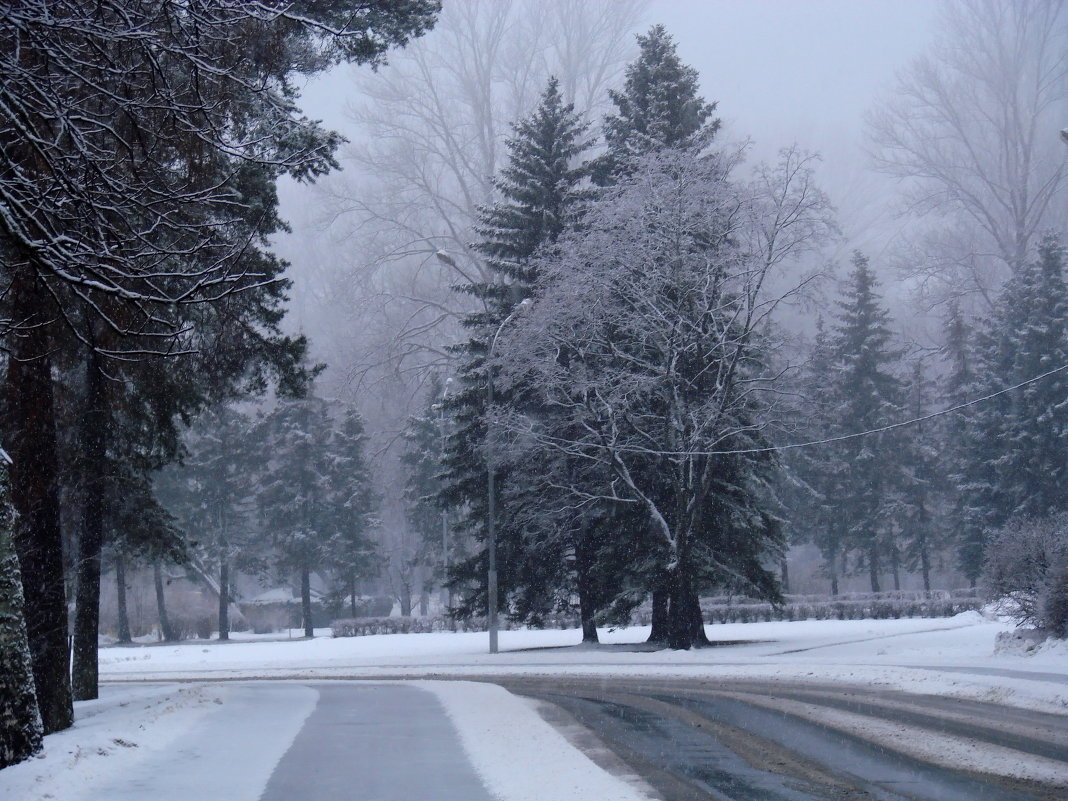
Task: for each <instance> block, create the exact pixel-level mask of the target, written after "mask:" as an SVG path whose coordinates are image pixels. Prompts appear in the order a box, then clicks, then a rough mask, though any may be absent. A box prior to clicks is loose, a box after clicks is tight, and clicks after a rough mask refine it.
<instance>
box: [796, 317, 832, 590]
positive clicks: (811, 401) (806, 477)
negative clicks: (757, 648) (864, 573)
mask: <svg viewBox="0 0 1068 801" xmlns="http://www.w3.org/2000/svg"><path fill="white" fill-rule="evenodd" d="M835 376H836V372H835V353H834V348H833V346H832V344H831V341H830V339H829V337H828V334H827V331H826V330H825V328H824V325H823V319H822V318H820V319H819V320H818V321H817V323H816V337H815V340H814V341H813V345H812V352H811V354H810V355H809V358H808V361H807V363H806V364H805V367H804V370H803V371H802V375H801V380H800V382H799V384H800V385H799V387H798V390H799V395H800V398H801V402H800V404H799V406H798V408H797V411H796V416H797V418H798V422H797V431H798V435H799V436H800V437H801V438H802V439H806V440H809V441H818V440H822V439H828V438H831V437H833V436H835V435H837V434H840V433H841V427H840V421H839V419H838V401H837V395H836V392H835ZM840 457H841V445H839V444H837V443H827V444H825V445H821V446H819V447H817V448H798V449H794V450H791V451H789V452H788V461H787V470H788V476H789V479H788V481H787V486H788V487H789V488H790V489H789V491H788V492H787V493H785V495H786V498H787V501H786V502H787V505H788V507H789V509H790V525H791V529H792V531H793V539H794V540H795V541H797V542H811V543H812V544H814V545H815V546H816V547H817V548H819V551H820V555H821V556H822V557H823V570H824V573H826V575H827V578H828V579H830V582H831V595H838V578H839V575H838V574H839V569H840V568H839V566H840V564H841V559H842V554H843V551H844V548H845V547H846V532H845V525H844V523H845V521H844V519H843V518H842V516H841V515H839V514H838V513H837V511H836V509H835V504H836V502H837V499H838V498H839V497H841V482H842V478H843V476H842V473H843V467H842V462H841V458H840Z"/></svg>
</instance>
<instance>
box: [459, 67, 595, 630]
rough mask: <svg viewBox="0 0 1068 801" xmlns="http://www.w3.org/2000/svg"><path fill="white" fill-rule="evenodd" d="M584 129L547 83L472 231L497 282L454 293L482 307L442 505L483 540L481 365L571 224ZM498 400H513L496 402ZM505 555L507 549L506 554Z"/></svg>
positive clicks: (505, 529) (501, 482)
mask: <svg viewBox="0 0 1068 801" xmlns="http://www.w3.org/2000/svg"><path fill="white" fill-rule="evenodd" d="M587 127H588V126H587V125H586V124H585V123H584V122H582V119H581V117H580V116H579V115H578V114H577V113H576V112H575V109H574V106H573V105H572V104H570V103H566V102H564V98H563V97H562V96H561V94H560V89H559V84H558V82H557V81H556V79H555V78H553V79H550V81H549V84H548V86H547V87H546V89H545V91H544V92H543V94H542V96H541V99H540V101H539V103H538V106H537V108H536V109H535V110H534V112H533V113H532V114H531V115H530V116H529V117H527V118H525V119H523V120H521V121H519V122H518V123H516V124H515V126H514V134H513V136H512V137H511V138H510V139H509V140H508V143H507V146H508V163H507V165H506V166H505V168H504V169H503V170H502V171H501V173H500V175H499V176H497V178H496V180H495V181H494V185H495V187H496V189H497V191H498V192H499V194H500V200H499V201H498V202H497V203H495V204H494V205H493V206H490V207H487V208H484V209H482V210H481V214H480V223H479V226H478V228H477V231H478V233H479V235H480V237H481V239H480V241H479V242H478V243H476V245H475V249H476V251H477V252H479V253H481V254H482V255H483V256H484V257H485V259H486V264H487V266H488V267H489V269H490V271H491V272H492V273H493V274H494V276H495V279H494V280H493V281H492V282H487V283H479V284H473V285H467V286H464V287H462V288H461V291H465V292H470V293H471V294H474V295H475V296H476V297H477V298H479V300H480V301H481V302H482V304H483V309H482V310H481V311H478V312H475V313H473V314H470V315H468V316H467V318H466V319H465V320H464V325H465V327H467V328H468V329H469V330H470V331H471V332H472V335H471V338H470V339H469V340H468V342H466V343H464V344H463V345H460V346H459V347H458V348H457V351H458V353H459V355H460V362H461V363H460V367H459V369H458V371H457V375H458V379H459V383H460V387H459V391H457V392H456V393H455V394H453V395H451V396H449V398H448V399H447V401H446V406H447V408H448V410H449V411H450V413H451V415H452V417H453V430H452V431H451V432H450V435H449V439H448V444H447V448H446V454H445V485H444V487H443V489H442V501H443V503H444V504H445V505H446V506H447V507H448V508H451V509H455V510H457V511H458V512H461V511H462V513H458V514H456V515H454V518H455V520H456V521H457V522H456V526H457V528H458V534H460V535H462V536H465V537H467V538H473V539H475V540H479V541H484V539H485V531H484V525H485V521H486V515H487V471H488V467H487V462H486V441H487V427H486V414H487V409H486V395H487V392H486V390H487V386H486V365H485V360H486V357H487V355H488V353H489V350H490V347H491V344H492V342H491V340H492V338H493V336H494V335H495V334H496V332H497V331H498V329H499V328H500V326H501V324H502V323H503V321H504V320H506V319H507V317H508V315H509V314H511V313H512V312H513V311H514V309H515V308H516V306H517V304H518V303H520V302H521V301H522V300H524V299H525V298H528V297H530V295H531V293H532V292H533V290H534V284H535V281H536V279H537V275H536V274H535V273H534V272H533V271H532V270H531V267H530V264H531V259H532V257H533V256H534V254H535V253H536V252H537V251H538V249H539V248H541V247H543V246H545V245H547V244H549V243H551V242H553V241H555V240H556V238H557V237H558V236H559V235H560V233H561V232H562V231H564V230H565V229H566V228H567V227H568V226H569V225H570V224H571V223H572V222H573V221H574V220H575V218H576V216H577V214H578V213H579V208H580V206H581V203H582V201H583V200H584V199H585V198H586V197H587V194H588V193H587V190H586V189H584V187H583V184H584V181H585V180H586V177H587V170H586V168H585V166H584V165H583V163H582V155H583V153H585V152H586V150H587V149H588V148H589V147H590V145H591V141H590V139H589V138H588V137H587V134H586V131H587ZM495 400H496V403H497V404H503V405H507V404H509V403H510V402H512V399H511V398H509V397H508V396H506V395H505V396H499V397H497V398H496V399H495ZM494 478H495V486H496V492H495V505H496V508H497V510H498V511H497V515H496V516H497V519H498V526H497V539H498V542H499V543H500V544H501V545H502V555H504V556H508V557H510V556H511V553H510V551H511V550H513V549H511V548H510V546H509V544H510V543H513V544H514V535H515V534H516V532H515V530H514V527H509V525H508V520H509V519H510V514H509V509H508V506H507V503H506V501H505V495H506V489H507V486H508V475H507V473H506V471H504V470H500V469H495V476H494ZM506 552H508V553H506ZM501 565H502V566H503V567H504V570H503V571H502V572H501V576H500V586H501V589H502V591H503V592H504V593H507V591H508V589H509V588H510V587H511V586H512V584H514V582H513V581H512V579H511V568H513V567H515V566H516V560H515V559H514V558H502V559H501ZM486 567H487V565H486V553H485V551H484V550H483V551H479V552H478V553H476V554H475V555H474V556H473V557H471V558H470V559H468V560H466V561H465V562H463V563H461V564H458V565H457V566H456V569H455V573H454V579H455V580H456V581H455V582H454V583H455V584H456V585H457V586H462V587H463V588H464V589H465V590H466V591H467V594H466V597H465V598H464V599H463V601H462V602H461V603H460V604H459V605H458V606H457V612H458V614H462V615H467V614H475V613H476V610H478V609H483V608H485V600H486V593H485V583H484V582H485V576H486Z"/></svg>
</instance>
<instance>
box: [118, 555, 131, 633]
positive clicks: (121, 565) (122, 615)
mask: <svg viewBox="0 0 1068 801" xmlns="http://www.w3.org/2000/svg"><path fill="white" fill-rule="evenodd" d="M115 598H116V605H117V606H118V609H119V642H121V643H130V642H133V637H131V636H130V612H129V610H128V609H127V607H126V554H124V553H123V552H122V549H121V548H120V549H118V550H117V551H116V552H115Z"/></svg>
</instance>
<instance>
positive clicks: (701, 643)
mask: <svg viewBox="0 0 1068 801" xmlns="http://www.w3.org/2000/svg"><path fill="white" fill-rule="evenodd" d="M686 605H687V608H688V616H689V620H690V643H691V644H692V645H694V646H696V647H698V648H703V647H705V646H707V645H711V644H712V643H711V642H710V641H709V639H708V635H707V634H705V618H704V615H702V614H701V596H700V594H699V593H698V592H697V588H696V587H694V586H693V585H692V584H691V586H690V593H689V597H688V598H687V599H686Z"/></svg>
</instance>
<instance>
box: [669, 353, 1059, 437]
mask: <svg viewBox="0 0 1068 801" xmlns="http://www.w3.org/2000/svg"><path fill="white" fill-rule="evenodd" d="M1065 370H1068V364H1062V365H1061V366H1060V367H1055V368H1053V369H1052V370H1048V371H1046V372H1045V373H1042V374H1041V375H1036V376H1034V377H1032V378H1028V379H1027V380H1026V381H1021V382H1020V383H1019V384H1014V385H1012V386H1011V387H1005V388H1004V389H999V390H998V391H997V392H991V393H990V394H989V395H983V396H982V397H981V398H972V399H971V400H970V401H966V402H964V403H959V404H957V405H956V406H951V407H950V408H948V409H942V410H941V411H937V412H932V413H931V414H925V415H923V416H922V417H913V418H912V419H911V420H902V421H901V422H898V423H890V424H889V425H885V426H880V427H879V428H870V429H868V430H867V431H858V432H856V433H854V434H843V435H842V436H839V437H828V438H827V439H816V440H812V441H810V442H792V443H790V444H788V445H776V446H773V447H768V448H742V449H738V450H730V451H686V452H684V451H679V452H677V453H676V454H674V455H678V456H684V455H687V454H691V455H693V456H729V455H731V454H745V453H772V452H774V451H787V450H793V449H795V448H809V447H812V446H814V445H829V444H831V443H834V442H845V441H847V440H851V439H857V438H858V437H866V436H868V435H870V434H881V433H882V432H884V431H893V430H894V429H896V428H904V427H905V426H911V425H915V424H916V423H922V422H924V421H926V420H933V419H934V418H936V417H941V416H942V415H945V414H952V413H953V412H959V411H961V410H962V409H967V408H968V407H969V406H975V405H976V404H979V403H985V402H986V401H988V400H993V399H994V398H996V397H998V396H999V395H1004V394H1005V393H1006V392H1013V391H1015V390H1017V389H1020V388H1021V387H1026V386H1027V385H1028V384H1034V383H1035V382H1036V381H1041V380H1042V379H1044V378H1049V377H1050V376H1051V375H1055V374H1057V373H1062V372H1064V371H1065ZM666 455H672V454H666Z"/></svg>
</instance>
